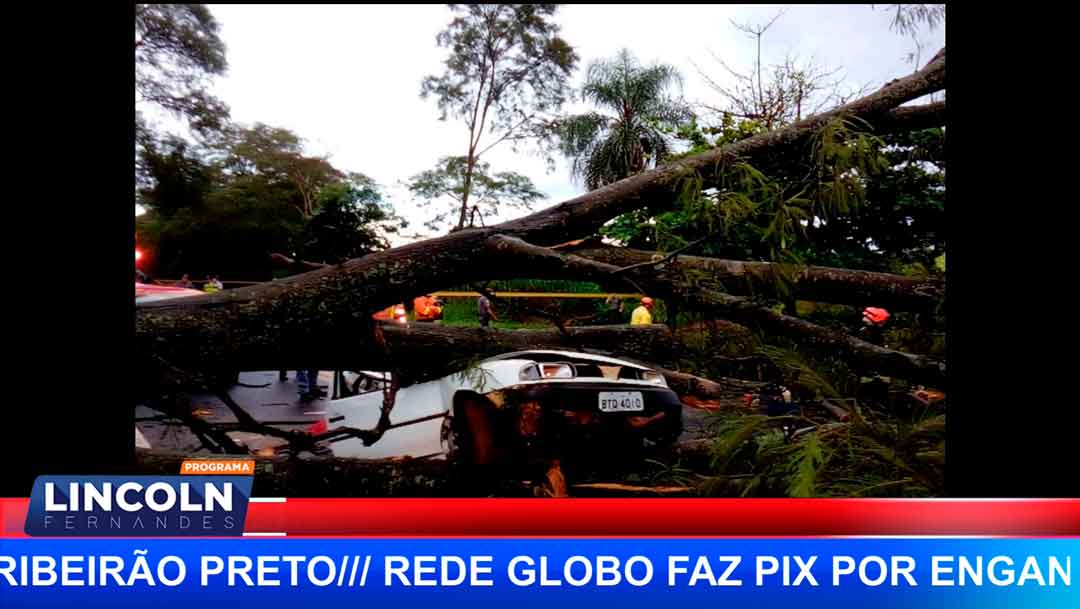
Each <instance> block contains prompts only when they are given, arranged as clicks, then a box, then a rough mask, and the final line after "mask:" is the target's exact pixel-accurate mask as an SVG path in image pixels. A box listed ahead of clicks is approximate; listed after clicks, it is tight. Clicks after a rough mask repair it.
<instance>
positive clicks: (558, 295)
mask: <svg viewBox="0 0 1080 609" xmlns="http://www.w3.org/2000/svg"><path fill="white" fill-rule="evenodd" d="M492 294H494V295H496V296H498V297H499V298H607V297H609V296H615V297H618V298H641V294H601V293H595V292H591V293H581V294H576V293H569V292H492ZM431 295H432V296H446V297H448V298H450V297H455V296H458V297H467V296H474V297H475V296H480V292H432V293H431Z"/></svg>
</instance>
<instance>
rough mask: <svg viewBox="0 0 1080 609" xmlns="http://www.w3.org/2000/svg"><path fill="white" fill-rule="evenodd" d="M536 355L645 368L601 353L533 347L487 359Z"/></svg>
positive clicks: (494, 359) (531, 356) (546, 357)
mask: <svg viewBox="0 0 1080 609" xmlns="http://www.w3.org/2000/svg"><path fill="white" fill-rule="evenodd" d="M536 356H540V357H541V358H542V359H549V358H551V357H564V358H567V359H576V360H586V361H592V362H599V363H603V364H614V365H618V366H631V367H633V368H640V369H642V370H647V368H646V367H645V366H642V365H641V364H635V363H634V362H628V361H626V360H622V359H615V358H614V357H606V356H603V355H593V354H591V353H579V352H577V351H556V350H545V349H533V350H530V351H515V352H513V353H504V354H502V355H496V356H495V357H490V358H488V359H487V361H499V360H506V359H524V360H531V359H536Z"/></svg>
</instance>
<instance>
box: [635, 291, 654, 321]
mask: <svg viewBox="0 0 1080 609" xmlns="http://www.w3.org/2000/svg"><path fill="white" fill-rule="evenodd" d="M652 308H653V299H652V298H649V297H648V296H646V297H645V298H642V299H641V306H639V307H638V308H636V309H634V312H633V314H631V316H630V325H631V326H647V325H649V324H651V323H652V312H651V311H652Z"/></svg>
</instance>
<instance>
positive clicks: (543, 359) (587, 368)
mask: <svg viewBox="0 0 1080 609" xmlns="http://www.w3.org/2000/svg"><path fill="white" fill-rule="evenodd" d="M526 357H527V358H528V359H530V360H533V361H535V362H536V363H537V364H539V365H540V368H541V371H543V369H544V368H545V364H546V365H548V366H549V367H550V365H551V364H562V365H564V366H566V367H567V368H569V369H570V370H572V375H571V376H572V377H573V378H596V379H607V380H619V379H631V380H640V379H642V375H643V374H644V373H645V372H646V370H645V369H643V368H638V367H636V366H621V365H618V364H614V363H607V362H595V361H592V360H586V359H578V358H574V357H568V356H567V354H563V353H529V354H528V355H527V356H526ZM553 371H554V368H553ZM563 374H564V373H561V374H559V373H552V374H542V376H543V377H544V378H567V377H566V376H563ZM537 376H538V377H539V376H541V375H540V374H538V375H537Z"/></svg>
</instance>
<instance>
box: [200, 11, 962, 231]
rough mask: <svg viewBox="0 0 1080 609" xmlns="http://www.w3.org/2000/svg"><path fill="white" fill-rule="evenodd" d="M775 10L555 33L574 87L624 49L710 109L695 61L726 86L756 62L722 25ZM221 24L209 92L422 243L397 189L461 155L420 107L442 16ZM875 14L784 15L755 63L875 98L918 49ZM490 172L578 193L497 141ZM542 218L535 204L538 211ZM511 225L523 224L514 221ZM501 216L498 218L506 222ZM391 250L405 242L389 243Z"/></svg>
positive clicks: (425, 105) (457, 139) (926, 48)
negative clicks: (836, 75)
mask: <svg viewBox="0 0 1080 609" xmlns="http://www.w3.org/2000/svg"><path fill="white" fill-rule="evenodd" d="M783 7H784V5H622V6H618V5H567V6H563V7H562V8H561V9H560V10H559V11H558V12H557V13H556V18H555V19H556V21H557V22H558V23H559V24H560V25H561V26H562V36H563V37H564V38H565V39H566V40H567V41H568V42H569V43H570V44H571V45H572V46H573V47H574V48H575V49H576V50H577V52H578V55H579V56H580V58H581V60H580V63H579V66H580V67H579V69H578V71H577V73H576V75H575V77H574V79H573V83H574V84H575V85H577V84H580V82H581V81H582V78H583V74H584V68H585V67H586V66H587V65H588V63H589V62H590V61H591V60H593V59H599V58H607V57H611V56H612V55H614V54H615V52H616V51H617V50H618V49H620V48H622V47H624V46H625V47H628V48H629V49H630V50H631V51H633V52H634V53H635V54H636V55H637V57H638V59H640V60H641V61H642V62H645V63H651V62H653V61H662V62H664V63H669V64H673V65H675V66H676V67H677V68H679V69H680V70H681V71H682V73H683V76H684V78H685V88H684V94H685V96H686V98H687V99H688V100H689V101H691V102H695V101H706V102H708V101H714V102H716V101H718V97H717V94H715V93H714V92H712V90H711V89H709V88H708V87H707V86H706V84H705V83H704V81H703V80H702V78H701V77H700V76H699V75H698V72H697V70H696V69H695V68H694V65H693V64H692V63H691V62H694V63H697V65H698V66H700V67H701V68H702V69H704V70H707V71H708V73H709V74H710V77H712V78H713V79H716V80H719V81H721V82H724V80H723V79H724V76H725V75H726V72H725V71H724V70H723V68H721V67H720V66H719V64H717V63H716V62H715V61H714V60H713V59H712V57H711V56H710V55H709V51H712V52H713V53H715V54H716V55H717V56H718V57H721V58H723V59H724V60H725V61H727V62H728V64H729V65H731V66H733V67H736V68H742V67H746V66H749V65H752V62H753V59H754V52H755V46H754V42H753V40H752V39H750V38H748V37H747V36H746V35H745V34H743V33H741V32H738V31H737V30H735V28H734V27H732V25H731V23H730V21H729V20H730V19H735V20H736V21H739V22H752V23H763V22H766V21H768V20H769V19H770V18H771V17H772V16H773V15H775V14H776V12H777V11H778V10H780V9H781V8H783ZM210 10H211V11H212V12H213V14H214V16H215V17H216V18H217V19H218V21H219V22H220V24H221V32H220V35H221V38H222V40H223V41H224V42H225V45H226V58H227V59H228V63H229V71H228V73H227V74H226V76H224V77H222V78H219V79H217V81H216V82H215V83H214V86H213V89H212V90H213V91H214V93H215V94H217V95H218V96H220V97H221V98H222V99H223V100H224V101H225V102H226V103H228V104H229V106H230V108H231V110H232V119H233V120H234V121H236V122H239V123H244V124H251V123H254V122H257V121H258V122H263V123H267V124H269V125H274V126H279V127H285V128H288V129H291V130H293V131H294V132H296V133H297V134H298V135H300V136H301V137H303V138H305V139H306V140H307V145H308V151H309V152H310V153H314V154H328V155H330V161H331V162H332V163H333V164H334V165H335V166H336V167H338V168H339V169H343V170H349V171H359V172H362V173H364V174H366V175H368V176H371V177H372V178H374V179H375V180H376V181H377V182H379V183H380V184H381V185H382V186H383V188H384V192H385V193H386V194H387V195H388V197H387V198H388V199H389V200H390V201H392V202H393V203H394V205H395V208H396V210H397V211H398V213H399V214H402V215H404V216H405V217H407V218H409V220H410V221H411V224H410V227H409V228H408V229H407V230H406V233H408V234H412V233H413V232H415V231H421V232H426V231H425V229H424V227H423V226H422V223H423V220H424V219H426V218H427V217H428V214H427V213H426V212H423V211H419V210H418V208H417V206H416V202H415V201H413V200H412V199H411V197H410V195H409V193H408V191H407V190H405V189H404V188H402V187H401V186H400V185H399V183H400V182H401V181H403V180H405V179H407V178H408V177H410V176H412V175H414V174H416V173H418V172H420V171H423V170H425V169H429V168H431V167H433V166H434V163H435V161H436V160H437V159H438V158H439V157H441V156H446V155H461V154H464V153H465V149H466V140H467V137H468V131H467V128H466V127H465V126H464V124H463V123H461V122H458V121H453V120H452V119H451V120H448V121H446V122H441V121H439V120H438V110H437V108H436V106H435V102H434V101H433V100H428V101H423V100H421V99H420V96H419V91H420V80H421V79H422V78H423V77H424V76H425V75H427V74H432V73H439V71H440V68H441V67H442V66H441V62H442V60H443V59H444V57H445V53H446V51H445V50H444V49H441V48H439V47H438V46H437V45H436V43H435V36H436V34H437V33H438V32H439V31H441V30H442V29H443V28H444V27H445V26H446V24H447V23H448V22H449V20H450V18H451V13H450V10H449V9H448V8H446V7H445V5H366V6H345V5H328V6H311V5H308V6H290V5H267V6H259V5H210ZM890 21H891V13H890V12H889V11H887V10H885V6H884V5H877V6H876V8H871V6H870V5H868V4H867V5H790V6H788V7H787V12H786V13H785V14H784V16H782V17H781V18H780V19H779V20H778V21H777V22H776V24H775V25H774V26H773V27H772V28H771V29H770V30H769V32H768V33H767V34H766V36H765V38H764V42H763V44H762V55H763V59H764V62H765V63H769V62H773V61H779V60H780V59H782V58H783V56H784V55H785V54H786V53H788V52H791V53H793V54H797V55H798V56H799V57H803V58H810V57H812V58H814V60H815V61H816V62H817V63H819V64H821V65H824V66H828V67H840V68H843V71H842V72H841V74H843V75H845V76H846V81H847V83H848V84H850V85H855V86H857V85H864V84H869V85H872V86H873V87H874V88H876V87H878V86H880V85H882V84H884V83H885V82H887V81H889V80H891V79H893V78H896V77H898V76H902V75H903V74H906V73H909V72H910V71H911V70H912V66H911V65H910V64H908V63H906V62H905V61H904V57H905V56H906V54H907V53H909V52H911V51H913V50H914V48H915V45H914V42H913V41H912V39H911V38H910V37H905V36H901V35H900V34H897V33H894V32H892V31H891V30H890V29H889V23H890ZM919 39H920V41H922V43H923V57H922V60H923V62H925V61H926V60H927V59H928V58H929V57H931V56H932V55H933V54H934V53H936V52H937V50H938V49H940V48H941V47H942V46H944V44H945V32H944V28H941V27H939V28H938V29H937V30H936V31H933V32H930V31H927V30H925V29H924V31H923V32H922V34H921V35H920V38H919ZM571 109H572V110H574V109H577V108H571ZM484 160H486V161H488V162H490V163H491V165H492V168H493V169H494V170H497V171H498V170H512V171H517V172H520V173H522V174H525V175H527V176H529V177H530V178H532V180H533V182H534V183H536V185H537V186H538V187H539V188H540V190H542V191H544V192H545V193H546V194H547V195H548V196H549V201H548V203H547V204H552V203H557V202H559V201H561V200H563V199H566V198H568V197H571V196H573V195H575V194H578V193H580V192H582V189H581V187H580V186H578V185H576V184H574V183H573V181H572V180H571V178H570V173H569V170H568V168H567V165H566V164H565V163H563V162H560V163H559V165H558V167H557V169H556V171H555V172H553V173H548V172H547V170H546V166H545V163H544V162H543V160H542V159H540V158H539V157H535V156H532V155H530V154H527V153H514V152H513V151H512V150H511V148H510V147H509V145H505V144H501V145H499V146H497V147H496V148H494V149H493V150H492V151H490V152H489V153H487V154H486V155H485V156H484ZM539 207H543V205H540V206H539ZM517 215H520V214H517ZM508 218H509V216H504V217H503V218H501V219H508ZM397 241H398V242H400V241H401V240H400V239H399V240H397Z"/></svg>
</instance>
